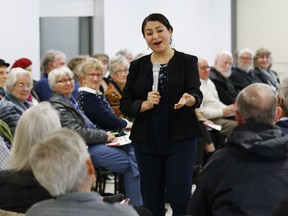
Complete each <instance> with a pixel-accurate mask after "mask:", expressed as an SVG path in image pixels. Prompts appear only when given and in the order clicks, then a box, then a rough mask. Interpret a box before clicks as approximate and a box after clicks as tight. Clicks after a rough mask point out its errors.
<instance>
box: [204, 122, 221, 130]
mask: <svg viewBox="0 0 288 216" xmlns="http://www.w3.org/2000/svg"><path fill="white" fill-rule="evenodd" d="M205 125H207V126H208V127H210V128H212V129H215V130H218V131H221V128H222V126H221V125H217V124H209V123H208V124H205Z"/></svg>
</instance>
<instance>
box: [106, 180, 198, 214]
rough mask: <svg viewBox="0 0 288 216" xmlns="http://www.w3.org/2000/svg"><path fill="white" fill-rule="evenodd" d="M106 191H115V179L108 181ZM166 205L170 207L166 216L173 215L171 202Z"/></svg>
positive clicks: (193, 187)
mask: <svg viewBox="0 0 288 216" xmlns="http://www.w3.org/2000/svg"><path fill="white" fill-rule="evenodd" d="M195 189H196V186H195V185H193V186H192V192H194V190H195ZM105 192H106V193H113V192H114V183H113V180H112V181H108V182H107V184H106V190H105ZM165 207H166V208H167V209H168V211H167V212H166V216H172V210H171V207H170V204H169V203H166V205H165Z"/></svg>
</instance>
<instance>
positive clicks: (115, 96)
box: [105, 55, 132, 121]
mask: <svg viewBox="0 0 288 216" xmlns="http://www.w3.org/2000/svg"><path fill="white" fill-rule="evenodd" d="M129 67H130V63H129V62H128V61H127V59H126V58H125V57H124V56H122V55H118V56H115V57H113V58H111V60H110V63H109V71H110V77H111V81H110V83H109V85H108V88H107V90H106V91H105V97H106V99H107V101H108V102H109V104H110V105H111V107H112V109H113V110H114V112H115V114H116V115H117V116H119V117H121V118H125V119H127V120H130V121H131V120H132V119H131V118H128V117H127V116H125V115H124V114H123V113H122V112H121V110H120V100H121V98H122V93H123V89H124V86H125V84H126V80H127V76H128V72H129Z"/></svg>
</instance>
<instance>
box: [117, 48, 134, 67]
mask: <svg viewBox="0 0 288 216" xmlns="http://www.w3.org/2000/svg"><path fill="white" fill-rule="evenodd" d="M119 55H122V56H124V57H125V58H126V59H127V61H128V62H129V64H130V62H131V61H132V60H133V54H132V53H131V52H130V50H128V49H121V50H119V51H118V52H117V53H116V56H119Z"/></svg>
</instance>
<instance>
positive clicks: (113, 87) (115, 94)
mask: <svg viewBox="0 0 288 216" xmlns="http://www.w3.org/2000/svg"><path fill="white" fill-rule="evenodd" d="M105 97H106V99H107V101H108V103H109V104H110V105H111V107H112V109H113V110H114V113H115V114H116V115H117V116H119V117H121V118H125V119H127V120H128V121H133V119H131V118H129V117H127V116H125V115H124V114H123V113H122V112H121V110H120V100H121V98H122V90H121V89H120V87H119V86H118V85H117V84H116V83H115V82H114V81H111V82H110V84H109V85H108V88H107V90H106V92H105Z"/></svg>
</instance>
